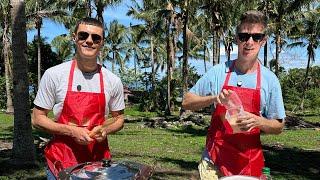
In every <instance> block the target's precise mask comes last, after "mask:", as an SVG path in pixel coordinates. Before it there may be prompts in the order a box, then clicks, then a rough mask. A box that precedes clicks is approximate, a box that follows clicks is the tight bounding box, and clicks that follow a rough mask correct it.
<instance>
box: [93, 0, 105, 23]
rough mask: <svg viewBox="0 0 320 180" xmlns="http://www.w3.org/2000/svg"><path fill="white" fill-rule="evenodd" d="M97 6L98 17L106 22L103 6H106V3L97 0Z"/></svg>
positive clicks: (102, 21)
mask: <svg viewBox="0 0 320 180" xmlns="http://www.w3.org/2000/svg"><path fill="white" fill-rule="evenodd" d="M95 2H96V8H97V17H98V20H99V21H100V22H101V23H102V24H104V19H103V8H104V5H103V4H102V3H101V1H100V0H98V1H97V0H96V1H95Z"/></svg>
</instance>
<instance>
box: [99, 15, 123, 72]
mask: <svg viewBox="0 0 320 180" xmlns="http://www.w3.org/2000/svg"><path fill="white" fill-rule="evenodd" d="M106 32H108V34H107V36H106V43H105V47H104V53H103V54H105V55H106V56H107V57H106V58H107V60H108V61H111V64H112V68H111V69H112V72H114V70H115V64H119V65H120V71H123V68H124V61H125V58H124V57H123V56H125V57H126V53H128V51H127V50H128V44H127V42H128V37H127V36H126V34H127V29H126V27H125V26H124V25H122V24H119V22H118V21H117V20H114V21H112V22H111V23H110V24H109V27H107V28H106ZM110 55H111V56H110Z"/></svg>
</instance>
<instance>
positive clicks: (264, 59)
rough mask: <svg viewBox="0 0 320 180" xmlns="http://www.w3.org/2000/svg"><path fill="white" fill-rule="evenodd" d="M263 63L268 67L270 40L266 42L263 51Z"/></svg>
mask: <svg viewBox="0 0 320 180" xmlns="http://www.w3.org/2000/svg"><path fill="white" fill-rule="evenodd" d="M263 65H264V66H265V67H268V40H267V41H266V43H265V44H264V51H263Z"/></svg>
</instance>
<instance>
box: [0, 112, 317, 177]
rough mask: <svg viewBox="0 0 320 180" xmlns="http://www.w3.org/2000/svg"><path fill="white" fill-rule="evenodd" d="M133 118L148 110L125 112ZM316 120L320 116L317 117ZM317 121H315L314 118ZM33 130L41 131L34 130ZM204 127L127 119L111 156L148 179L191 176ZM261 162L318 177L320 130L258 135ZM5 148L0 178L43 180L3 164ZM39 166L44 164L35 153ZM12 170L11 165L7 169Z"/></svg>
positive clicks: (5, 132) (4, 127)
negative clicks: (143, 167)
mask: <svg viewBox="0 0 320 180" xmlns="http://www.w3.org/2000/svg"><path fill="white" fill-rule="evenodd" d="M127 113H128V114H130V115H131V116H133V117H137V116H139V117H143V118H146V117H153V116H156V115H155V114H152V113H141V112H140V113H138V112H136V110H135V109H134V110H128V111H127V110H126V114H127ZM319 121H320V120H319ZM319 121H318V122H319ZM12 126H13V121H12V116H8V115H4V114H0V140H5V141H10V140H12V129H13V128H12ZM34 134H35V135H36V136H37V135H40V134H39V132H37V131H35V132H34ZM205 134H206V131H205V129H204V128H203V127H200V126H185V127H171V128H167V129H162V128H147V127H145V126H144V122H141V121H140V122H137V121H133V122H126V124H125V126H124V129H123V130H121V131H120V132H118V133H116V134H113V135H110V136H109V137H108V138H109V145H110V148H111V152H112V154H113V159H114V160H130V161H135V162H140V163H144V164H148V165H150V166H153V167H154V168H155V174H154V176H153V177H152V179H192V178H196V177H197V165H198V161H199V160H200V157H201V153H202V151H203V148H204V144H205ZM261 139H262V142H263V145H264V154H265V158H266V166H268V167H270V168H271V174H272V175H273V179H318V178H319V177H320V174H319V173H320V172H319V171H320V168H319V164H320V150H319V147H320V131H317V130H311V129H301V130H286V131H284V132H283V133H282V134H281V135H278V136H271V135H262V138H261ZM8 155H10V150H2V151H0V179H28V178H29V179H45V173H44V170H45V169H44V168H43V167H40V168H33V169H27V170H20V169H12V168H11V167H9V166H8V165H6V163H5V162H6V161H7V160H8V158H9V157H8ZM38 155H39V161H40V165H44V162H43V157H42V153H41V151H38ZM9 168H11V169H9Z"/></svg>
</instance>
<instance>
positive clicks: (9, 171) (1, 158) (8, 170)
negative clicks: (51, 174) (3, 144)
mask: <svg viewBox="0 0 320 180" xmlns="http://www.w3.org/2000/svg"><path fill="white" fill-rule="evenodd" d="M10 157H11V149H6V150H1V151H0V179H2V178H4V179H35V180H44V179H46V175H45V174H44V171H43V169H44V163H43V162H42V163H40V162H39V161H37V162H38V163H37V164H33V165H28V166H24V167H22V166H17V165H14V164H13V163H12V162H11V160H10Z"/></svg>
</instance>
